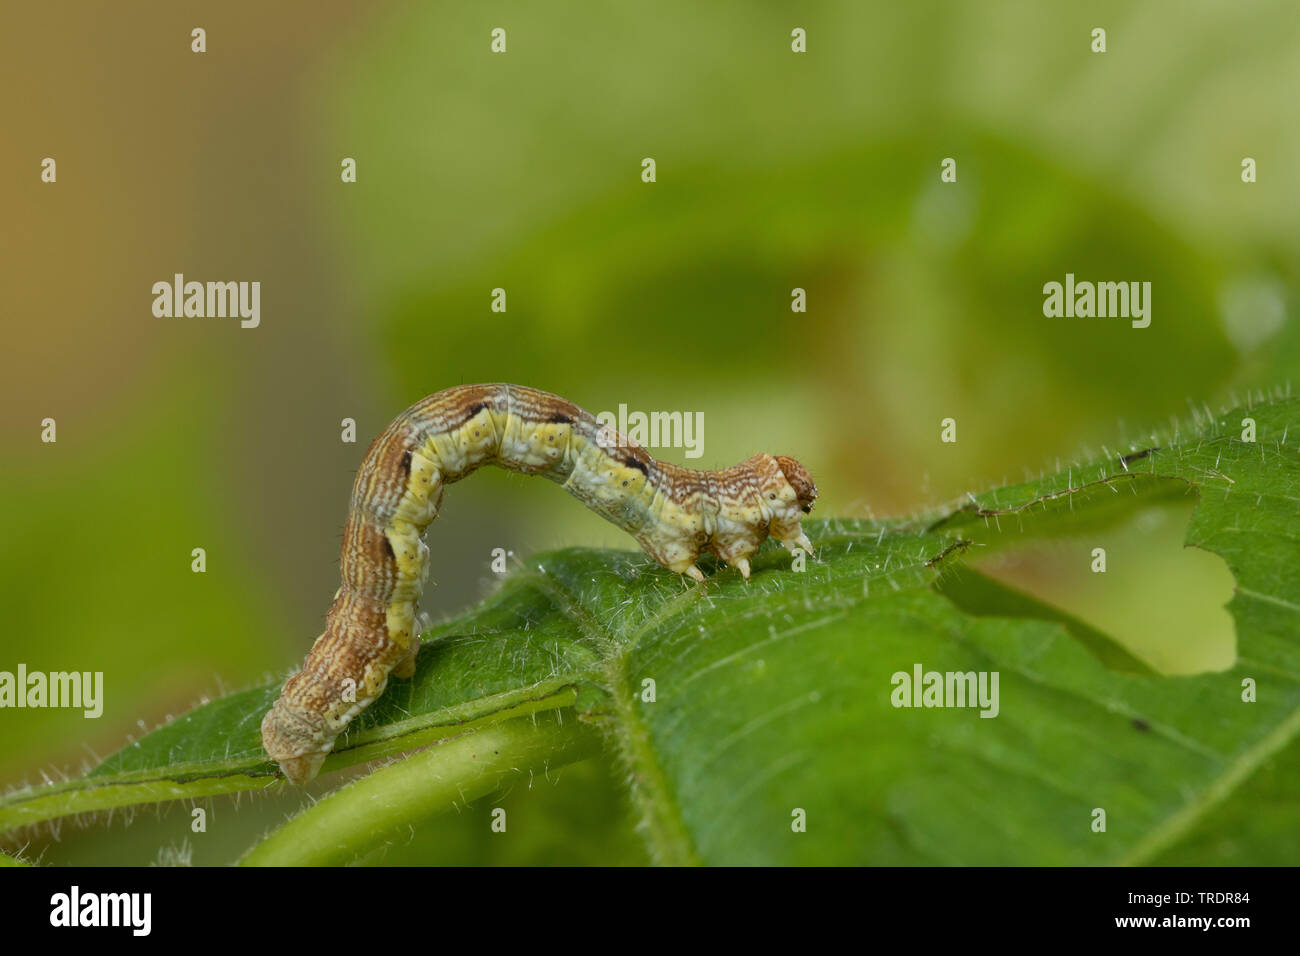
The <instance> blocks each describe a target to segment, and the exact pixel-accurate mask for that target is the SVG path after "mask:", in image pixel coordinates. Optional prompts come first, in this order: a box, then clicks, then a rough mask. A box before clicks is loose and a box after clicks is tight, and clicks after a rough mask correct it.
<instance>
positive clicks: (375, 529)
mask: <svg viewBox="0 0 1300 956" xmlns="http://www.w3.org/2000/svg"><path fill="white" fill-rule="evenodd" d="M489 464H492V465H499V466H501V467H502V468H508V469H510V470H511V471H518V472H522V473H524V474H526V475H542V476H544V477H546V478H549V479H550V480H551V481H554V482H557V483H559V484H561V485H563V487H564V489H565V490H566V491H567V492H569V494H571V495H573V496H574V497H575V498H577V499H578V500H579V501H581V502H582V503H583V504H585V505H586V506H587V507H588V508H590V509H591V510H592V511H594V512H596V513H597V514H599V515H601V516H602V517H604V518H607V519H608V520H610V521H612V522H613V523H614V524H616V525H618V526H619V527H620V528H622V529H623V530H625V531H627V532H628V533H629V534H631V535H632V537H634V538H635V539H636V540H637V543H638V544H640V545H641V547H642V548H644V549H645V552H646V554H648V555H649V556H650V557H652V558H653V559H654V560H655V561H657V562H659V563H660V564H661V565H663V566H664V567H666V568H669V569H670V570H673V571H676V572H677V573H679V574H686V575H689V576H690V577H691V578H693V579H694V580H696V581H701V582H702V581H703V580H704V575H703V573H702V572H701V571H700V569H699V568H698V567H696V566H695V560H696V558H698V557H699V556H700V554H702V553H704V552H706V551H707V552H712V553H713V554H715V555H717V556H718V557H719V558H720V559H722V560H723V561H725V562H726V563H727V564H729V565H731V566H732V567H734V568H737V569H738V570H739V571H740V573H741V574H742V575H744V576H745V579H746V580H748V578H749V556H750V555H752V554H753V553H754V552H755V551H757V550H758V548H759V545H761V544H762V543H763V541H764V540H765V539H766V538H767V537H768V536H771V537H774V538H776V539H777V540H778V541H780V542H781V543H782V544H784V545H785V546H786V547H787V548H790V549H791V550H793V549H794V548H796V547H799V548H803V549H804V550H805V551H807V552H809V553H811V551H812V545H811V544H810V543H809V541H808V538H807V536H805V535H804V533H803V529H802V528H801V527H800V524H799V518H800V515H803V514H807V513H808V512H809V511H811V510H812V506H813V501H814V500H815V499H816V498H817V487H816V485H814V484H813V481H812V478H811V477H809V475H808V472H807V471H806V470H805V469H804V467H803V466H802V465H800V464H799V463H798V462H797V461H795V460H794V459H793V458H785V457H774V456H772V455H762V454H760V455H755V456H754V457H753V458H750V459H749V460H748V461H744V462H741V463H740V464H739V465H734V466H732V467H731V468H723V469H719V470H717V471H697V470H695V469H692V468H683V467H680V466H678V465H673V464H669V463H667V462H662V461H656V460H655V459H654V458H652V457H650V455H649V454H648V453H647V452H646V450H645V449H644V448H642V447H641V446H640V445H638V444H636V443H635V442H632V441H631V440H630V439H627V438H626V437H624V436H623V435H622V434H620V433H619V432H617V431H614V430H613V429H611V428H608V427H607V426H605V425H602V424H601V423H600V422H598V421H597V420H596V419H595V417H593V416H592V415H590V414H589V413H587V412H585V411H583V410H582V409H581V408H578V406H576V405H574V404H573V403H572V402H567V401H565V400H564V399H562V398H560V397H558V396H556V395H551V394H549V393H547V392H541V391H538V390H537V389H534V388H524V387H522V386H519V385H504V384H497V385H461V386H458V387H456V388H449V389H447V390H445V391H442V392H438V393H437V394H436V395H430V396H429V397H428V398H425V399H423V400H421V401H419V402H416V403H415V404H414V405H412V406H411V407H410V408H408V409H407V410H406V411H404V412H403V413H402V414H401V415H399V416H398V417H397V418H396V419H394V421H393V422H392V423H391V424H390V425H389V426H388V428H386V429H385V430H384V432H383V434H381V435H380V436H379V437H378V438H376V439H375V440H374V441H373V442H372V443H371V445H370V448H369V449H367V451H366V456H365V458H364V459H363V460H362V462H361V467H360V469H358V471H357V477H356V481H355V482H354V483H353V486H352V503H351V511H350V513H349V514H348V521H347V525H346V526H345V527H344V530H343V553H342V556H341V560H340V564H341V566H342V577H343V584H342V587H340V588H339V591H338V593H337V594H336V595H335V596H334V603H333V604H332V605H331V606H330V609H329V614H328V616H327V617H326V619H325V632H324V633H323V634H321V636H320V637H318V638H317V639H316V643H315V644H313V645H312V648H311V651H310V652H309V653H308V654H307V659H306V661H305V662H304V663H303V667H302V670H301V671H299V672H298V673H296V674H294V675H293V676H292V677H290V678H289V680H288V681H287V682H286V683H285V685H284V689H283V691H282V692H281V694H280V698H279V700H277V701H276V702H275V704H274V706H272V708H271V709H270V710H269V711H268V712H267V714H266V717H265V718H264V719H263V721H262V742H263V745H264V746H265V747H266V752H267V753H268V754H270V756H271V758H272V759H273V760H276V761H278V762H279V764H280V769H281V770H282V771H283V772H284V775H285V776H286V777H288V778H289V779H290V780H292V781H294V782H295V783H305V782H307V781H308V780H310V779H312V778H313V777H314V776H316V774H317V773H318V772H319V771H320V766H321V763H322V762H323V761H324V760H325V755H326V754H328V753H329V752H330V749H331V748H332V747H333V746H334V741H335V739H336V738H337V737H338V735H339V734H341V733H342V732H343V730H344V728H345V727H347V725H348V722H349V721H350V720H351V719H352V718H353V717H355V716H356V715H357V714H359V713H360V712H361V711H363V710H364V709H365V708H366V707H368V706H369V705H370V704H371V703H372V702H374V700H375V699H376V698H378V697H379V695H380V694H381V693H383V691H384V687H385V686H386V685H387V683H388V675H389V674H393V675H394V676H396V677H403V678H405V677H410V676H412V675H413V674H414V673H415V656H416V653H417V652H418V651H419V649H420V643H419V639H418V636H417V635H416V633H415V616H416V605H417V603H418V602H419V599H420V591H421V588H422V586H423V583H424V577H425V573H426V571H427V569H428V562H429V548H428V546H427V545H426V544H425V543H424V541H423V540H421V539H422V536H423V534H424V531H425V529H426V528H427V527H428V526H429V523H430V522H431V521H433V519H434V517H436V516H437V514H438V508H439V506H440V505H441V504H442V492H443V487H444V486H445V485H449V484H451V483H452V482H454V481H460V479H462V478H464V477H466V476H467V475H469V474H470V473H471V472H473V471H474V470H475V469H476V468H478V467H479V466H481V465H489Z"/></svg>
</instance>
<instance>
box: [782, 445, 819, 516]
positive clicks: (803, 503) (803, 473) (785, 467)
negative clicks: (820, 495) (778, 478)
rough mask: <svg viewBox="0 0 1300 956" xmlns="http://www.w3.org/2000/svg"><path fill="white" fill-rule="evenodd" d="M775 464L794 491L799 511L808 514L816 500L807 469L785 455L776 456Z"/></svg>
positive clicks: (815, 490)
mask: <svg viewBox="0 0 1300 956" xmlns="http://www.w3.org/2000/svg"><path fill="white" fill-rule="evenodd" d="M776 464H777V467H779V468H780V469H781V474H783V475H785V480H786V481H788V482H790V487H791V488H793V489H794V493H795V497H796V498H798V499H799V510H801V511H802V512H803V513H804V514H808V513H809V512H810V511H812V509H813V502H814V501H816V500H817V486H816V485H815V484H813V480H812V475H810V474H808V469H807V468H805V467H804V466H803V465H801V464H799V463H798V462H797V461H795V460H794V459H793V458H787V457H786V456H785V455H777V456H776Z"/></svg>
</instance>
